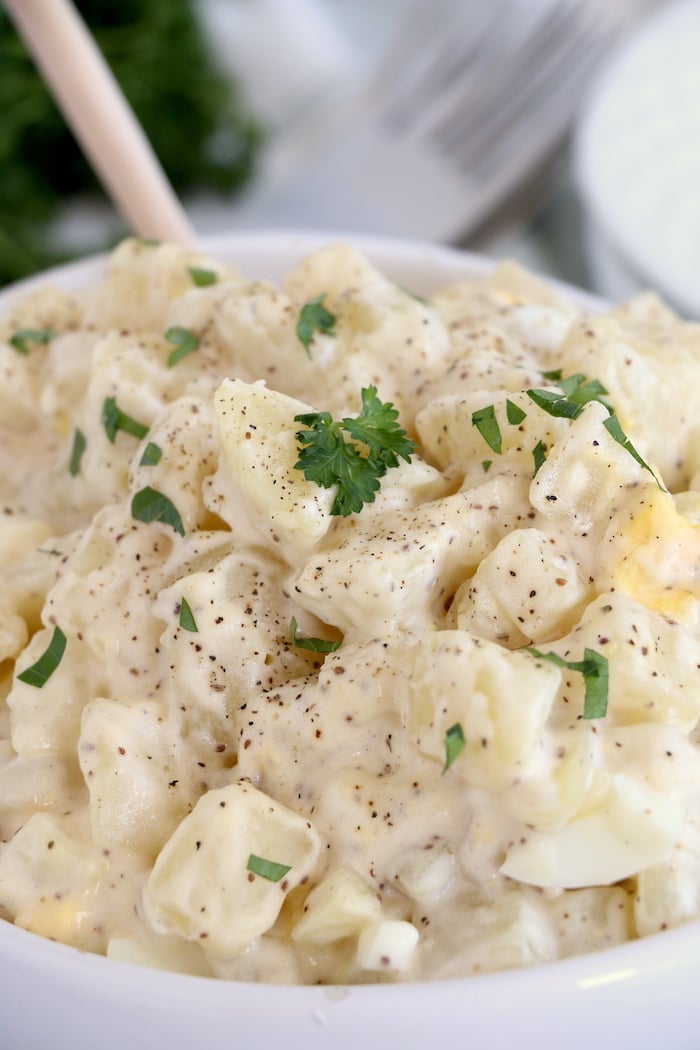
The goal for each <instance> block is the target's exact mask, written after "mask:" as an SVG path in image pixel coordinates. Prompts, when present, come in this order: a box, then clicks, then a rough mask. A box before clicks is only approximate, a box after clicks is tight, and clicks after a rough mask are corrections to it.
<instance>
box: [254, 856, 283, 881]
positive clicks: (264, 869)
mask: <svg viewBox="0 0 700 1050" xmlns="http://www.w3.org/2000/svg"><path fill="white" fill-rule="evenodd" d="M246 868H247V870H248V871H252V872H253V874H254V875H259V876H260V877H261V878H262V879H267V880H268V881H269V882H279V881H280V879H282V878H284V876H285V875H286V874H287V872H288V871H290V869H291V865H289V864H278V863H277V862H276V861H274V860H265V858H264V857H258V856H256V854H255V853H251V855H250V856H249V857H248V863H247V864H246Z"/></svg>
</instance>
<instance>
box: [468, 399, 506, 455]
mask: <svg viewBox="0 0 700 1050" xmlns="http://www.w3.org/2000/svg"><path fill="white" fill-rule="evenodd" d="M472 424H473V425H474V426H475V427H476V429H477V430H478V431H479V433H480V434H481V436H482V438H483V439H484V441H485V442H486V444H487V445H488V446H489V448H490V449H491V450H492V451H493V452H497V453H498V454H499V455H500V453H501V449H502V447H503V438H502V436H501V428H500V427H499V425H498V420H497V419H496V409H495V408H494V407H493V405H486V407H485V408H480V409H478V410H477V411H476V412H472Z"/></svg>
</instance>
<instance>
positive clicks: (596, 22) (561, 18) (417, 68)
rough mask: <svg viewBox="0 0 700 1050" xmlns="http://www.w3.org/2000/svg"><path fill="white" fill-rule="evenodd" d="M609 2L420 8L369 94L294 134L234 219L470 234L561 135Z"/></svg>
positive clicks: (603, 36)
mask: <svg viewBox="0 0 700 1050" xmlns="http://www.w3.org/2000/svg"><path fill="white" fill-rule="evenodd" d="M615 8H616V5H615V4H608V3H605V0H461V2H459V0H450V2H448V3H446V4H434V3H427V2H425V0H424V2H422V3H419V4H418V5H416V7H415V8H413V9H412V10H411V15H410V17H408V18H407V19H406V22H405V25H404V26H403V29H402V30H401V32H400V33H399V34H398V36H397V38H396V40H395V41H394V43H393V46H392V47H391V48H390V50H389V52H388V53H387V55H386V56H385V58H384V60H383V62H381V63H380V65H379V67H378V69H377V72H376V73H375V75H374V76H373V77H371V78H370V80H369V82H368V84H367V86H366V88H365V89H364V90H363V91H361V92H360V93H359V94H358V95H357V96H356V97H355V98H353V99H351V100H349V101H348V103H347V104H346V105H345V106H344V107H339V109H336V111H335V112H334V114H333V118H332V120H331V121H330V122H329V123H327V124H325V125H322V126H320V127H319V126H315V127H312V128H310V129H307V133H306V135H299V136H298V138H297V145H296V151H295V155H294V156H293V157H292V158H291V159H290V158H289V156H288V157H287V164H286V166H284V167H278V168H277V170H274V171H273V172H272V173H271V174H268V177H267V178H263V179H262V180H261V182H260V183H259V185H258V186H257V187H256V188H255V190H254V191H253V193H252V194H251V195H250V196H249V197H248V199H247V200H244V201H243V202H242V203H241V204H240V205H239V206H238V208H237V209H236V210H235V211H234V215H233V219H234V222H235V223H237V224H238V225H244V226H246V225H247V226H251V225H257V226H260V225H275V226H290V225H293V226H298V227H301V226H304V227H313V228H318V229H324V228H325V229H330V228H332V229H335V230H341V231H360V232H373V233H376V234H391V235H401V236H408V237H416V238H420V239H426V240H438V241H451V240H456V239H459V240H461V241H464V240H466V239H467V238H468V237H469V234H470V233H471V232H473V231H475V230H476V229H477V228H478V227H480V226H482V225H483V223H484V222H485V221H486V220H487V219H488V218H489V217H490V216H492V215H493V213H494V211H496V209H498V208H499V207H500V206H502V205H503V204H504V202H505V201H506V200H507V199H508V198H509V196H512V194H513V192H514V191H515V190H517V188H518V187H519V186H521V185H523V184H525V183H526V182H527V181H528V178H529V177H530V176H532V174H533V172H534V171H535V170H536V169H537V168H538V166H541V165H542V163H543V162H544V161H545V160H547V159H548V158H551V157H552V155H553V154H554V153H555V152H556V150H557V149H558V148H559V147H560V146H561V144H562V143H563V141H564V140H565V137H566V132H567V130H568V129H569V127H570V125H571V122H572V120H573V118H574V116H575V113H576V111H577V107H578V103H579V100H580V98H581V96H582V93H583V92H584V90H585V87H586V85H587V84H588V82H589V80H590V78H591V75H592V73H593V72H594V70H595V68H596V67H597V65H598V64H599V62H600V60H601V58H602V57H603V56H604V54H605V53H606V51H607V50H608V48H609V47H610V45H611V43H612V42H613V41H614V40H615V39H616V36H617V30H618V28H619V25H620V22H619V20H618V19H616V17H615Z"/></svg>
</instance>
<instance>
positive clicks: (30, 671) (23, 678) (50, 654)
mask: <svg viewBox="0 0 700 1050" xmlns="http://www.w3.org/2000/svg"><path fill="white" fill-rule="evenodd" d="M65 650H66V636H65V634H64V633H63V631H62V630H61V628H60V627H58V626H56V627H54V630H53V635H52V636H51V641H50V642H49V645H48V648H47V650H46V652H44V653H43V655H42V656H40V657H39V659H38V660H37V662H36V663H35V664H32V666H31V667H28V668H27V669H26V671H22V672H21V674H18V675H17V677H18V678H19V680H20V682H26V684H27V685H33V686H36V688H37V689H41V687H42V686H43V685H46V683H47V682H48V680H49V678H50V677H51V675H52V674H53V673H54V671H55V670H56V668H57V667H58V665H59V664H60V662H61V659H62V658H63V654H64V652H65Z"/></svg>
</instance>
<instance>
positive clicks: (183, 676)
mask: <svg viewBox="0 0 700 1050" xmlns="http://www.w3.org/2000/svg"><path fill="white" fill-rule="evenodd" d="M0 369H1V371H2V383H1V384H0V429H1V437H2V443H1V449H2V452H1V454H2V476H1V478H0V493H1V495H0V510H1V513H0V565H1V569H0V572H1V579H2V585H1V586H0V610H1V612H2V615H1V617H0V658H1V660H2V663H1V664H0V690H1V694H0V704H1V707H0V839H1V840H2V841H1V843H0V916H2V918H4V920H6V921H8V922H14V923H16V924H17V925H18V926H20V927H23V928H25V929H27V930H30V931H33V932H34V933H37V934H40V935H43V936H44V937H48V938H52V939H54V940H57V941H61V942H64V943H66V944H68V945H73V946H75V947H77V948H80V949H83V950H87V951H90V952H96V953H102V954H106V955H107V956H109V957H111V958H113V959H117V960H122V961H128V962H132V963H136V964H140V965H144V966H151V967H159V968H163V969H171V970H177V971H181V972H184V973H190V974H198V975H207V976H210V977H216V978H221V979H227V980H239V981H263V982H269V983H280V984H308V983H314V984H347V983H358V982H391V981H406V980H428V979H444V978H454V977H465V976H469V975H472V974H476V973H483V972H489V971H498V970H504V969H509V968H513V967H522V966H531V965H537V964H540V963H546V962H550V961H553V960H557V959H561V958H565V957H567V956H571V955H575V954H579V953H583V952H589V951H595V950H598V949H602V948H605V947H607V946H610V945H614V944H618V943H622V942H626V941H629V940H632V939H635V938H638V937H642V936H645V935H647V934H651V933H655V932H657V931H659V930H663V929H666V928H667V927H672V926H674V925H677V924H680V923H683V922H685V921H687V920H689V919H692V918H694V917H696V916H697V915H698V913H699V912H700V743H699V741H700V737H699V736H698V732H697V726H698V719H699V717H700V326H698V325H693V324H690V323H688V322H682V321H681V320H679V319H678V318H677V317H676V316H675V315H673V314H672V313H671V312H670V311H669V310H667V309H666V308H665V307H664V306H663V305H662V304H661V303H660V302H659V301H658V300H657V299H656V298H655V297H653V296H651V295H646V296H641V297H639V298H637V299H635V300H633V301H632V302H630V303H628V304H625V305H623V306H620V307H617V308H615V309H613V310H611V311H608V312H605V311H597V310H594V309H592V310H591V311H590V312H588V313H586V312H584V311H582V309H581V308H580V306H577V305H573V304H572V303H571V302H569V301H568V299H567V298H566V297H565V296H564V295H562V293H561V292H560V291H558V290H556V289H555V288H553V287H550V286H549V285H548V284H546V283H544V282H543V281H541V280H539V279H538V278H536V277H534V276H532V275H529V274H527V273H525V272H524V271H522V270H521V269H519V268H518V267H517V266H515V265H514V264H507V263H504V264H500V265H499V266H496V267H495V269H494V270H493V271H492V272H491V273H489V274H488V275H487V276H484V277H473V278H470V279H465V280H463V281H461V282H459V283H457V284H454V285H452V286H450V287H446V288H444V289H443V290H441V291H440V292H438V293H437V294H436V295H434V296H433V297H432V298H431V299H430V300H426V299H423V298H421V297H420V296H418V295H416V294H415V290H413V289H411V288H405V287H403V286H401V285H399V284H397V283H395V282H394V281H392V280H390V279H389V278H388V277H386V276H384V275H383V274H382V273H380V272H379V271H378V270H377V268H376V267H375V266H374V265H373V264H372V263H371V262H370V261H369V260H368V258H366V257H365V256H364V255H363V254H361V253H360V252H359V251H358V250H357V249H356V248H355V247H353V246H350V245H347V244H342V243H332V244H328V245H327V246H326V247H323V248H321V249H320V250H317V251H315V252H313V253H312V254H310V255H309V256H308V257H306V258H305V259H304V260H303V261H302V262H301V263H300V264H299V265H298V266H297V267H296V268H295V269H293V270H292V271H291V272H290V273H289V274H288V275H287V276H286V278H285V279H284V280H283V281H282V282H281V283H280V284H279V286H277V285H275V284H273V283H270V282H267V281H259V280H256V281H251V280H249V279H248V278H247V277H246V276H245V275H244V274H242V273H240V272H239V271H238V270H237V269H236V268H235V267H233V266H230V265H228V264H223V263H221V262H219V261H217V260H216V259H212V258H209V257H208V256H207V255H205V254H203V253H201V252H192V251H186V250H184V249H181V248H178V247H175V246H173V245H168V244H157V243H152V242H147V241H140V240H136V239H132V240H128V241H125V242H124V243H122V244H121V245H120V246H119V247H118V248H117V249H116V250H115V251H114V253H113V255H112V256H111V258H110V259H109V263H108V267H107V269H106V272H105V275H104V277H103V278H102V279H101V280H100V281H99V282H98V283H96V284H95V285H94V286H92V287H90V288H86V289H84V290H80V291H79V292H68V291H64V290H61V289H60V288H59V287H56V286H51V285H50V284H47V285H46V286H42V287H40V288H39V289H38V290H36V289H35V290H31V291H28V292H26V293H25V294H24V295H22V296H20V297H17V298H15V299H14V300H13V301H12V303H11V305H10V307H9V309H8V310H7V311H6V313H5V316H4V317H3V318H2V320H1V321H0ZM0 934H1V930H0Z"/></svg>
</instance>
